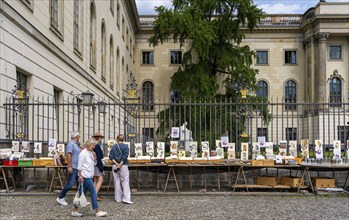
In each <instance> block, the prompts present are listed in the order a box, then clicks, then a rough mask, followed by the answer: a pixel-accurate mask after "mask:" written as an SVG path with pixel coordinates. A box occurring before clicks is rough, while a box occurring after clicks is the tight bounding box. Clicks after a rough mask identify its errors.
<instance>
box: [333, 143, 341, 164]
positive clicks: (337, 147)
mask: <svg viewBox="0 0 349 220" xmlns="http://www.w3.org/2000/svg"><path fill="white" fill-rule="evenodd" d="M340 158H341V141H339V140H335V141H333V159H335V160H339V159H340Z"/></svg>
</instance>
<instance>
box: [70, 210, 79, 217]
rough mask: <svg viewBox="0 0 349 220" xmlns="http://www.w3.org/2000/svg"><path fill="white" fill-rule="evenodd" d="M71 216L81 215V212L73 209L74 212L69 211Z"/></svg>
mask: <svg viewBox="0 0 349 220" xmlns="http://www.w3.org/2000/svg"><path fill="white" fill-rule="evenodd" d="M71 216H74V217H81V216H82V214H81V213H80V212H78V211H75V212H71Z"/></svg>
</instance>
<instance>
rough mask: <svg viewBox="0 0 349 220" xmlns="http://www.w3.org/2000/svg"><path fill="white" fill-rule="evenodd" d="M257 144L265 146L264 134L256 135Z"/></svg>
mask: <svg viewBox="0 0 349 220" xmlns="http://www.w3.org/2000/svg"><path fill="white" fill-rule="evenodd" d="M258 145H259V147H265V136H262V137H258Z"/></svg>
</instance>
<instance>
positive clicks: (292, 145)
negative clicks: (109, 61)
mask: <svg viewBox="0 0 349 220" xmlns="http://www.w3.org/2000/svg"><path fill="white" fill-rule="evenodd" d="M288 152H289V155H290V156H293V157H297V141H289V148H288Z"/></svg>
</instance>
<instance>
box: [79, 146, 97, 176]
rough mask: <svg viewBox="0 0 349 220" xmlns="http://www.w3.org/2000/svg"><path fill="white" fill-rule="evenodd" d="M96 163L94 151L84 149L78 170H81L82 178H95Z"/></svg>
mask: <svg viewBox="0 0 349 220" xmlns="http://www.w3.org/2000/svg"><path fill="white" fill-rule="evenodd" d="M94 168H95V161H94V158H93V151H88V150H87V149H86V148H85V149H83V150H82V151H81V152H80V154H79V162H78V170H81V174H82V177H84V178H93V176H94V171H95V170H94Z"/></svg>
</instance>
